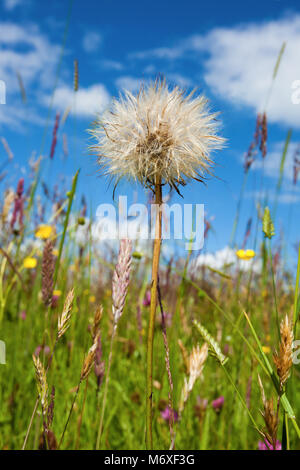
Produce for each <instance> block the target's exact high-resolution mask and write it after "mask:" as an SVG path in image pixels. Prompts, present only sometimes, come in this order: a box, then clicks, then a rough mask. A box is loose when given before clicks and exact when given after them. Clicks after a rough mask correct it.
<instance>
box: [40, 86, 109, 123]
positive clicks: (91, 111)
mask: <svg viewBox="0 0 300 470" xmlns="http://www.w3.org/2000/svg"><path fill="white" fill-rule="evenodd" d="M75 96H76V98H75ZM48 100H49V98H48V97H47V98H44V102H45V103H46V104H48ZM109 102H110V95H109V93H108V91H107V90H106V88H105V86H104V85H102V84H99V85H92V86H90V87H87V88H79V90H78V91H77V92H76V94H75V93H74V91H73V89H72V88H70V87H68V86H63V87H60V88H58V89H57V90H56V92H55V96H54V106H55V107H56V108H58V109H60V110H61V111H65V110H66V108H68V107H71V112H72V113H76V114H77V115H78V116H81V117H92V116H95V115H96V114H97V113H99V112H101V111H103V110H104V109H105V108H106V106H108V104H109Z"/></svg>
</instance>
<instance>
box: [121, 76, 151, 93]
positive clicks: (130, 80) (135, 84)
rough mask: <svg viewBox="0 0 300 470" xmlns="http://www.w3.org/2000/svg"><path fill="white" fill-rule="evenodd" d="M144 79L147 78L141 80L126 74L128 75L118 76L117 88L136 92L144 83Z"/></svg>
mask: <svg viewBox="0 0 300 470" xmlns="http://www.w3.org/2000/svg"><path fill="white" fill-rule="evenodd" d="M144 81H145V80H141V79H139V78H135V77H131V76H129V75H126V76H123V77H119V78H117V80H116V82H115V83H116V86H117V88H121V89H123V90H128V91H131V92H135V91H137V90H138V89H139V88H140V86H141V83H143V82H144Z"/></svg>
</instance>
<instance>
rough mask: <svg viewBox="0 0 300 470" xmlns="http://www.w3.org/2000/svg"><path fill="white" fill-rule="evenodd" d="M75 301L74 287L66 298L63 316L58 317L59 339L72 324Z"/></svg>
mask: <svg viewBox="0 0 300 470" xmlns="http://www.w3.org/2000/svg"><path fill="white" fill-rule="evenodd" d="M73 301H74V289H72V290H71V291H70V292H69V293H68V295H67V298H66V300H65V304H64V308H63V312H62V314H61V316H60V317H59V318H58V332H57V339H59V338H61V337H62V336H63V335H64V334H65V332H66V331H67V329H68V328H69V326H70V320H71V316H72V308H73Z"/></svg>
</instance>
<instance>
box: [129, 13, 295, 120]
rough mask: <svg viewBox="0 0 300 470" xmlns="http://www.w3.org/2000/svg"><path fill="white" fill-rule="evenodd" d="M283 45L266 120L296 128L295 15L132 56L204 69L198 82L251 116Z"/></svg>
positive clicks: (262, 98) (261, 104) (259, 105)
mask: <svg viewBox="0 0 300 470" xmlns="http://www.w3.org/2000/svg"><path fill="white" fill-rule="evenodd" d="M283 41H286V43H287V45H286V49H285V52H284V54H283V56H282V60H281V64H280V67H279V70H278V74H277V77H276V80H275V83H274V87H273V90H272V95H271V99H270V101H269V105H268V108H267V111H268V117H269V120H270V121H272V122H278V123H283V124H287V125H292V126H294V127H300V105H295V104H292V101H291V97H292V91H293V90H292V83H293V82H294V81H295V80H297V79H298V80H299V79H300V69H299V60H298V57H299V50H300V15H299V14H293V15H289V16H285V17H283V18H281V19H279V20H274V21H268V22H267V21H266V22H260V23H245V24H243V25H239V26H236V27H232V28H215V29H213V30H211V31H209V32H208V33H207V34H205V35H194V36H191V37H188V38H186V39H184V40H182V41H180V42H178V43H177V44H176V46H174V47H162V48H158V49H153V50H150V51H144V52H139V53H135V54H133V55H132V57H135V58H138V59H148V58H153V57H155V58H157V59H164V60H166V59H169V60H172V61H176V60H177V59H182V58H186V57H188V58H189V59H191V60H194V61H196V62H197V63H202V64H203V66H204V79H205V81H206V83H207V84H208V85H209V86H210V87H211V89H212V90H213V92H215V93H216V94H218V95H220V96H221V97H222V98H224V99H226V100H228V101H230V102H233V103H235V104H237V105H247V106H249V107H251V108H252V109H253V110H255V111H261V110H262V109H263V107H264V106H265V102H266V97H267V95H268V92H269V89H270V84H271V79H272V74H273V70H274V66H275V63H276V60H277V57H278V53H279V51H280V49H281V46H282V43H283Z"/></svg>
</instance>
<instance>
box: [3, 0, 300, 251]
mask: <svg viewBox="0 0 300 470" xmlns="http://www.w3.org/2000/svg"><path fill="white" fill-rule="evenodd" d="M68 9H69V2H68V1H67V0H64V1H59V0H52V1H51V2H41V1H38V0H1V10H0V11H1V17H0V51H1V53H0V79H1V80H5V82H6V87H7V97H6V105H0V135H1V136H3V137H5V139H6V140H7V142H8V143H9V145H10V147H11V150H12V152H13V154H14V162H13V167H14V170H13V171H9V173H8V175H7V176H6V178H5V179H4V180H3V182H2V183H1V185H2V187H3V188H6V187H8V186H11V185H15V183H16V180H17V179H18V178H19V177H20V175H21V173H24V174H25V180H26V174H28V168H27V161H28V159H29V157H30V156H31V155H32V152H33V151H35V152H36V157H37V156H38V155H39V154H40V153H42V155H44V156H45V157H46V158H45V163H44V172H43V178H44V179H45V180H46V181H47V182H50V183H51V182H52V183H53V182H58V183H59V184H62V183H61V179H62V175H67V177H68V178H70V175H72V174H74V172H75V171H76V169H77V168H78V167H80V168H81V173H80V192H81V193H84V194H85V195H86V197H87V199H88V201H89V203H90V204H91V205H92V207H93V211H94V212H95V209H96V206H97V205H98V204H99V203H101V202H109V201H111V199H112V188H111V187H108V184H107V181H106V180H105V179H104V178H99V177H97V174H96V172H97V167H96V164H95V160H94V159H93V158H92V157H91V156H89V155H88V151H87V145H88V139H89V137H88V134H87V132H86V130H87V128H89V126H90V123H91V122H92V120H93V118H94V115H95V112H101V111H102V110H103V109H105V108H106V107H107V106H108V105H109V102H110V99H111V97H113V96H115V95H116V94H117V93H118V91H119V90H120V89H122V88H123V87H125V88H129V89H130V90H132V91H136V89H137V87H138V86H139V84H140V83H141V81H147V80H149V79H153V78H155V77H156V76H157V74H158V73H163V74H164V75H165V76H166V78H167V80H168V81H169V82H170V83H171V84H179V85H181V86H183V87H186V88H187V89H188V90H189V89H190V88H193V87H197V88H198V90H199V92H200V93H204V94H205V95H207V96H208V98H209V99H210V101H211V108H212V109H213V110H216V111H220V120H221V121H222V134H223V135H224V136H225V137H226V138H227V148H226V149H225V150H223V151H221V152H218V153H216V154H215V157H214V158H215V161H216V168H215V174H216V176H217V178H213V179H210V180H208V181H207V186H203V185H201V184H198V183H191V184H189V185H188V186H187V187H186V188H185V189H184V190H183V196H184V202H187V203H197V202H198V203H204V204H205V210H206V212H207V215H208V217H209V218H211V220H212V224H213V227H214V233H211V235H210V238H209V240H208V242H207V245H206V250H216V249H220V248H222V247H224V246H225V245H226V244H227V243H228V240H229V237H230V232H231V229H232V224H233V220H234V216H235V210H236V204H237V200H238V196H239V192H240V188H241V185H242V180H243V155H244V153H245V152H246V151H247V148H248V146H249V144H250V142H251V140H252V135H253V132H254V126H255V118H256V113H257V112H258V111H262V110H263V109H264V107H265V101H266V97H267V94H268V92H269V89H270V84H271V78H272V73H273V69H274V65H275V63H276V59H277V56H278V53H279V50H280V48H281V45H282V43H283V41H286V49H285V52H284V55H283V57H282V61H281V65H280V68H279V72H278V75H277V77H276V81H275V83H274V86H273V89H272V93H271V96H270V100H269V102H268V105H267V108H266V109H267V114H268V119H269V128H268V155H267V157H266V159H265V165H264V175H265V177H264V183H265V185H266V188H267V189H268V196H269V198H270V204H271V205H272V204H273V201H274V195H275V187H276V184H277V179H278V169H279V165H280V158H281V153H282V150H283V145H284V141H285V138H286V135H287V132H288V130H289V129H290V128H292V130H293V134H292V139H291V143H290V146H289V151H288V154H287V159H286V168H285V173H284V179H283V184H282V192H281V195H280V197H279V206H278V216H277V231H278V232H279V230H280V227H282V228H283V229H284V230H285V231H286V232H287V229H288V227H289V229H290V231H291V233H290V234H289V235H288V238H289V242H290V243H295V242H296V241H297V240H298V239H299V235H298V226H297V223H296V222H295V219H296V218H297V214H298V211H299V201H300V189H299V185H298V186H296V187H294V186H293V185H292V166H293V156H294V153H295V149H296V148H297V145H298V142H300V133H299V130H300V104H299V105H296V104H292V102H291V95H292V92H293V90H292V83H293V82H294V81H295V80H300V57H299V56H300V52H299V51H300V8H299V6H298V2H297V1H290V0H285V1H280V0H264V1H263V2H261V1H259V2H258V1H251V2H250V1H247V2H237V1H230V0H229V1H227V2H224V1H220V0H219V1H215V2H201V1H196V0H193V1H192V0H187V1H185V2H179V1H177V0H175V1H173V2H170V1H163V0H161V1H156V0H154V1H151V2H145V1H127V2H124V1H121V0H116V1H114V2H109V1H106V2H101V1H96V0H86V1H84V2H82V1H79V0H74V2H73V7H72V12H71V16H70V21H69V24H68V34H67V37H66V45H65V49H64V55H63V59H62V63H61V67H60V70H59V76H58V80H57V82H56V78H57V69H58V64H59V61H60V54H61V48H62V44H63V38H64V30H65V27H66V22H67V18H68ZM74 59H78V64H79V91H78V93H77V95H76V98H75V97H74V93H73V61H74ZM16 72H19V73H20V74H21V76H22V80H23V82H24V87H25V90H26V95H27V103H26V105H24V103H22V99H21V95H20V88H19V84H18V80H17V75H16ZM55 85H56V92H55V95H54V101H53V106H52V108H51V113H50V117H49V120H48V121H47V115H48V110H49V103H50V101H51V95H52V92H53V88H54V86H55ZM69 106H71V107H72V109H71V112H70V114H69V116H68V118H67V120H66V123H65V125H64V127H63V128H61V127H60V128H59V132H58V144H57V151H56V154H55V157H54V161H53V162H52V164H51V165H50V164H49V159H47V157H48V155H49V152H50V145H51V134H52V129H53V125H54V119H55V114H56V112H57V111H59V112H61V114H63V113H64V112H65V110H66V109H67V108H68V107H69ZM45 129H46V131H45ZM44 132H45V140H44V139H43V135H44ZM63 134H66V136H67V142H68V148H69V156H68V158H67V160H66V161H63V159H62V142H63ZM0 152H1V153H0V158H1V159H2V160H4V158H5V154H4V150H3V149H2V148H1V149H0ZM47 160H48V161H47ZM261 172H262V169H261V157H260V155H257V162H256V163H255V164H254V165H253V167H252V168H251V170H250V173H249V178H248V181H247V186H246V189H245V199H244V202H243V206H242V216H241V221H240V225H239V230H238V240H239V241H240V242H241V240H242V238H243V233H244V231H245V226H246V222H247V220H248V218H249V217H250V216H253V217H254V216H255V203H256V201H257V197H258V196H257V194H258V189H259V187H260V181H261ZM68 181H69V180H67V182H66V184H68ZM128 192H129V193H130V195H131V198H132V199H135V198H136V197H138V199H139V201H140V202H143V200H145V195H144V194H143V192H142V191H141V189H140V188H139V187H138V186H137V187H133V185H128V184H127V183H123V184H122V185H121V186H120V187H119V189H118V194H126V193H128ZM136 194H137V196H136ZM78 200H79V198H78ZM173 201H174V202H181V201H180V198H178V197H177V196H176V195H175V196H174V198H173ZM289 220H290V221H292V222H291V223H290V224H289ZM253 225H254V223H253ZM253 236H254V234H252V238H250V240H249V245H250V246H251V244H252V243H253ZM250 246H249V247H250ZM292 253H293V252H292Z"/></svg>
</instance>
